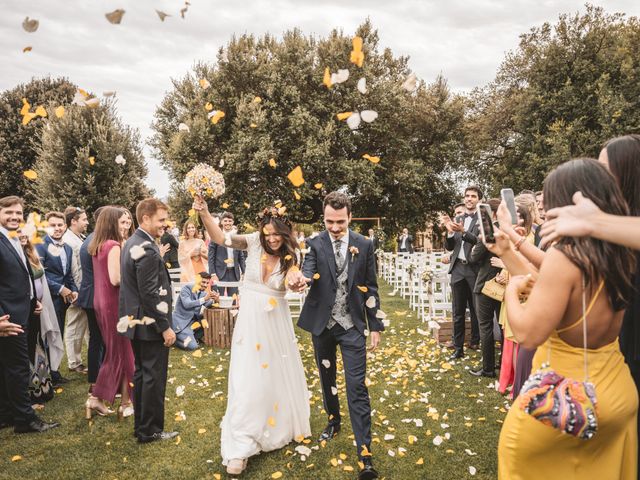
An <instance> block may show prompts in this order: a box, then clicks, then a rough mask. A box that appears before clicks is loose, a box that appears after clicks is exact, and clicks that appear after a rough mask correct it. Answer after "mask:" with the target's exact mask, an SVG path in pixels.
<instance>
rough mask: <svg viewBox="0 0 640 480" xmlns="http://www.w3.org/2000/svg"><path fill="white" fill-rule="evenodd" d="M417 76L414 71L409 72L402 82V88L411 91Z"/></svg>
mask: <svg viewBox="0 0 640 480" xmlns="http://www.w3.org/2000/svg"><path fill="white" fill-rule="evenodd" d="M417 80H418V79H417V77H416V74H415V73H411V74H409V76H408V77H407V78H406V80H405V81H404V82H402V88H404V89H405V90H406V91H407V92H413V91H414V90H415V89H416V84H417Z"/></svg>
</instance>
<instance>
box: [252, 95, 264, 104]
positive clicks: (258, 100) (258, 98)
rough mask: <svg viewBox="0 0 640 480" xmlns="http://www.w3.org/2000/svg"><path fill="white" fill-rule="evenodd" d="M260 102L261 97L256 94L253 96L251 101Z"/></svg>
mask: <svg viewBox="0 0 640 480" xmlns="http://www.w3.org/2000/svg"><path fill="white" fill-rule="evenodd" d="M260 102H262V99H261V98H260V97H257V96H256V97H254V98H253V103H260Z"/></svg>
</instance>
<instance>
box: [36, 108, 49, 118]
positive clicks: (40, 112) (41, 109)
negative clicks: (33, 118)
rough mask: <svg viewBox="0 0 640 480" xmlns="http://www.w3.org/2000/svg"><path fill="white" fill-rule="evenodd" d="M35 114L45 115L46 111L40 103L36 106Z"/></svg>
mask: <svg viewBox="0 0 640 480" xmlns="http://www.w3.org/2000/svg"><path fill="white" fill-rule="evenodd" d="M36 115H38V116H39V117H46V116H47V111H46V110H45V108H44V107H43V106H42V105H40V106H38V107H37V108H36Z"/></svg>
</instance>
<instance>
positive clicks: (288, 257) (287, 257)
mask: <svg viewBox="0 0 640 480" xmlns="http://www.w3.org/2000/svg"><path fill="white" fill-rule="evenodd" d="M292 258H293V257H292V256H291V255H285V256H284V259H285V260H287V261H288V260H291V259H292Z"/></svg>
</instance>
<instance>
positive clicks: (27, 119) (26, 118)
mask: <svg viewBox="0 0 640 480" xmlns="http://www.w3.org/2000/svg"><path fill="white" fill-rule="evenodd" d="M35 117H36V114H35V113H31V112H27V113H25V114H24V117H22V125H27V124H28V123H29V122H30V121H31V120H33V119H34V118H35Z"/></svg>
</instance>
